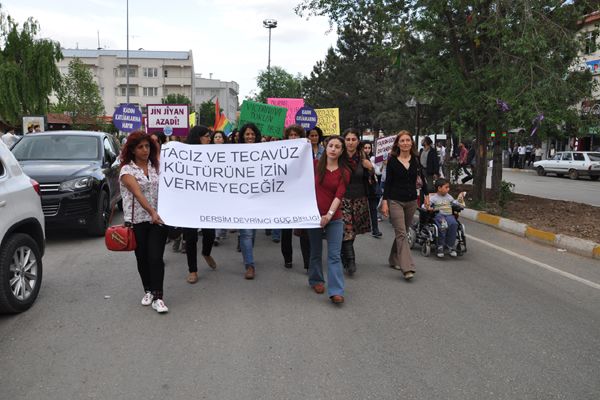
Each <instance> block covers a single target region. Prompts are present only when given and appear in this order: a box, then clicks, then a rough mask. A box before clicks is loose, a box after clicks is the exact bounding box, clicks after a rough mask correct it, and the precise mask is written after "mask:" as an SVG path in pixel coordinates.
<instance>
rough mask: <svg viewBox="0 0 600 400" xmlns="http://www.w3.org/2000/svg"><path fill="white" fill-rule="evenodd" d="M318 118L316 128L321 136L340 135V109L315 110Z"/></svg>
mask: <svg viewBox="0 0 600 400" xmlns="http://www.w3.org/2000/svg"><path fill="white" fill-rule="evenodd" d="M315 111H316V113H317V118H318V121H319V122H318V126H319V128H321V130H322V131H323V135H325V136H330V135H339V134H340V109H339V108H317V109H315Z"/></svg>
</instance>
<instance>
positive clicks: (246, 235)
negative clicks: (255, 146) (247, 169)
mask: <svg viewBox="0 0 600 400" xmlns="http://www.w3.org/2000/svg"><path fill="white" fill-rule="evenodd" d="M261 141H262V140H261V135H260V130H259V129H258V127H257V126H256V125H255V124H253V123H251V122H250V123H247V124H245V125H244V126H242V128H241V129H240V134H239V143H240V144H243V143H261ZM239 232H240V250H241V251H242V259H243V260H244V268H245V269H246V273H245V274H244V278H246V279H249V280H251V279H254V277H255V275H256V266H255V265H254V241H255V239H256V229H240V230H239Z"/></svg>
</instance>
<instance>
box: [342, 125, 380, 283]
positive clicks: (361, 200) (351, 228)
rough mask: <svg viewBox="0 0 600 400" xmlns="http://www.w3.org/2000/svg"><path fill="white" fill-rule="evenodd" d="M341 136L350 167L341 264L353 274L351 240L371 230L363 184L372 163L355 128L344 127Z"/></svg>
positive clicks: (345, 199) (343, 213)
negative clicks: (366, 155)
mask: <svg viewBox="0 0 600 400" xmlns="http://www.w3.org/2000/svg"><path fill="white" fill-rule="evenodd" d="M343 138H344V141H345V144H346V156H347V158H348V161H349V164H350V167H351V168H352V175H351V176H350V182H349V183H348V186H347V187H346V194H345V195H344V198H343V200H342V216H343V219H344V241H343V242H342V263H343V264H344V268H345V270H346V272H347V273H348V275H354V273H355V272H356V255H355V253H354V240H355V239H356V236H357V235H362V234H363V233H367V232H370V231H371V217H370V216H369V200H368V199H367V191H366V187H367V184H368V181H369V177H370V176H371V175H373V174H374V169H373V164H371V161H369V160H368V159H367V158H366V157H365V153H364V151H363V150H362V146H361V145H360V139H359V131H358V129H355V128H348V129H346V130H345V131H344V134H343Z"/></svg>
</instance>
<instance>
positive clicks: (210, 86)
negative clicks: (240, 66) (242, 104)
mask: <svg viewBox="0 0 600 400" xmlns="http://www.w3.org/2000/svg"><path fill="white" fill-rule="evenodd" d="M194 85H195V89H194V90H195V92H194V99H195V102H196V104H197V105H198V106H199V105H200V104H202V103H204V102H206V101H209V100H210V101H212V102H213V103H215V102H216V101H217V99H219V106H220V107H221V108H222V109H223V114H225V116H226V117H227V119H229V120H230V121H231V122H232V123H234V122H235V121H236V119H237V111H238V107H239V102H238V95H239V92H240V85H238V84H237V82H225V81H220V80H218V79H207V78H203V77H202V74H196V78H195V83H194Z"/></svg>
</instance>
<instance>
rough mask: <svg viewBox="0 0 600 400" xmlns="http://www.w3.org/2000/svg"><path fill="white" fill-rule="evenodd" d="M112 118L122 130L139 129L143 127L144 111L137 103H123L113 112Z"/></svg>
mask: <svg viewBox="0 0 600 400" xmlns="http://www.w3.org/2000/svg"><path fill="white" fill-rule="evenodd" d="M112 120H113V125H114V126H115V127H116V128H117V129H118V130H120V131H122V132H133V131H137V130H138V129H140V128H141V127H142V111H141V110H140V109H139V108H138V107H137V106H136V105H135V104H121V105H120V106H119V107H117V109H116V110H115V112H114V113H113V119H112Z"/></svg>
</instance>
